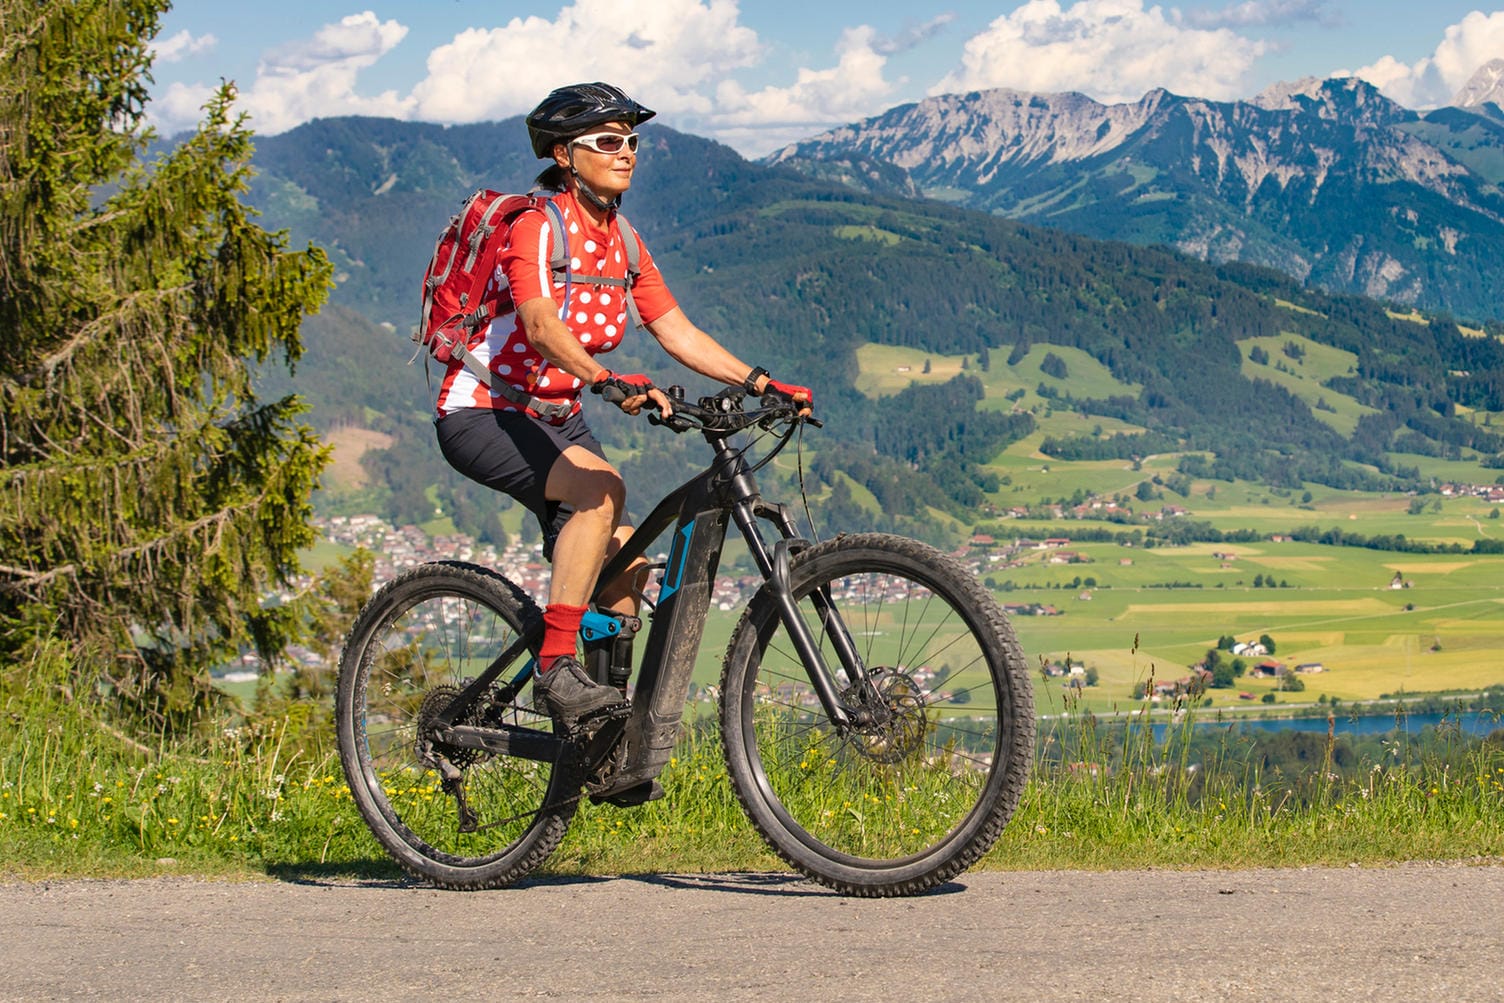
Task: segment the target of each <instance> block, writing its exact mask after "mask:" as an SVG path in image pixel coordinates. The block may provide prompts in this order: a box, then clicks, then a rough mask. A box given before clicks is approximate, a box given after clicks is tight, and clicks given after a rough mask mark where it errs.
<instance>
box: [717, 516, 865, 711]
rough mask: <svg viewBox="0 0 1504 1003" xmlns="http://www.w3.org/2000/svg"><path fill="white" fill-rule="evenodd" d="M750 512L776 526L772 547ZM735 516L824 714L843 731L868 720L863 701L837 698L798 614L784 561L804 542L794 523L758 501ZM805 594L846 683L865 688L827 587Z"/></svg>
mask: <svg viewBox="0 0 1504 1003" xmlns="http://www.w3.org/2000/svg"><path fill="white" fill-rule="evenodd" d="M754 515H755V516H761V517H764V518H767V519H768V520H769V521H770V522H772V523H773V524H774V525H775V526H777V527H778V530H779V533H780V534H781V537H782V538H781V539H779V540H778V541H777V542H776V543H775V544H773V549H772V552H771V553H769V552H768V549H767V546H766V544H764V543H763V541H762V535H761V533H759V531H758V528H757V524H756V521H755V517H754ZM735 516H736V521H737V526H738V527H739V528H740V529H741V531H742V535H743V536H744V537H746V540H747V546H748V548H749V549H750V550H751V551H752V555H753V559H754V560H755V561H756V562H757V564H758V566H759V568H760V569H761V570H762V572H763V575H764V576H765V577H766V579H767V582H768V584H767V588H768V593H769V595H770V596H771V597H772V599H773V602H774V605H775V606H776V607H777V609H778V618H779V620H780V621H781V622H782V623H783V627H784V629H785V630H787V631H788V633H789V639H790V640H791V641H792V642H793V645H794V650H795V651H796V652H798V654H799V658H800V660H801V661H802V662H803V663H804V670H805V672H807V673H808V674H809V681H810V685H812V686H813V687H814V688H815V694H816V695H817V696H818V697H819V699H820V705H821V706H822V707H823V708H824V710H825V713H826V716H827V717H829V719H830V721H831V723H832V724H833V725H835V727H836V730H837V732H839V733H844V732H845V731H847V730H848V729H850V728H851V727H853V726H860V725H863V724H866V723H868V718H869V717H870V714H869V712H868V711H867V710H865V709H864V708H863V707H862V706H856V707H852V706H849V705H848V704H846V703H845V702H844V701H843V700H842V699H841V694H840V693H839V692H838V691H837V690H836V682H835V678H834V676H833V674H832V673H831V671H830V669H829V667H828V666H826V664H825V658H824V656H823V655H822V654H821V652H820V645H819V643H818V642H817V641H816V639H815V636H814V634H813V633H812V632H811V631H810V626H809V624H808V623H807V622H806V621H805V619H804V617H803V616H802V615H801V614H800V612H799V604H798V603H797V601H795V599H794V592H793V588H792V586H791V585H790V575H789V561H790V557H791V556H792V554H793V553H794V552H796V551H797V550H799V549H802V548H803V547H805V546H808V543H807V541H804V540H802V539H800V538H799V537H798V535H797V534H798V530H797V527H796V526H795V524H794V520H793V519H792V517H790V515H789V513H788V510H787V509H786V508H785V507H784V506H782V505H770V504H766V503H759V504H758V505H757V507H756V508H755V509H754V512H753V513H747V512H744V510H743V509H741V508H738V509H737V510H736V513H735ZM809 599H810V601H811V603H812V604H813V605H814V607H815V613H816V615H817V616H818V617H819V619H820V626H821V630H822V632H823V634H824V636H826V637H828V638H829V639H830V644H831V647H832V648H833V649H834V651H835V653H836V657H837V658H838V659H839V660H840V662H841V668H842V669H843V670H844V671H845V673H846V678H847V680H848V681H849V683H850V684H851V685H850V689H853V690H855V691H857V692H865V691H866V690H868V689H869V688H870V686H871V683H870V681H869V679H868V676H867V667H866V666H865V665H864V664H863V663H862V658H861V655H860V654H858V653H857V650H856V644H855V642H854V641H853V640H852V638H851V632H850V631H849V630H848V629H847V628H846V623H845V621H844V620H842V619H841V615H840V612H839V611H838V610H837V609H836V604H835V601H834V599H833V598H832V597H831V594H830V589H829V588H828V587H827V586H825V585H821V586H819V587H818V588H817V589H815V590H814V591H813V592H811V593H810V595H809ZM865 702H866V701H864V703H865Z"/></svg>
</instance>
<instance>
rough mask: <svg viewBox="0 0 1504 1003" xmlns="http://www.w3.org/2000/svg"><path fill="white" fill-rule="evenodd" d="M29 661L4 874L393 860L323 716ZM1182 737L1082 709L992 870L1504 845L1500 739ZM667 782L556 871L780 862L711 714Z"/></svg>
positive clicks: (227, 872) (1264, 862)
mask: <svg viewBox="0 0 1504 1003" xmlns="http://www.w3.org/2000/svg"><path fill="white" fill-rule="evenodd" d="M22 675H23V673H22V672H21V671H18V670H15V669H13V670H12V671H11V673H10V674H9V676H8V677H7V682H8V685H7V686H6V688H5V691H4V707H3V710H4V712H5V713H6V715H7V719H8V721H9V722H10V726H9V727H8V728H7V731H6V735H5V739H4V742H3V745H0V852H3V853H4V854H5V860H6V873H7V874H9V875H11V876H19V877H22V878H30V879H40V878H47V877H57V876H84V875H89V876H139V875H147V874H155V873H163V872H164V871H170V872H172V873H177V874H184V873H187V874H202V875H214V876H255V875H271V876H274V877H281V878H291V879H297V878H300V877H306V876H309V875H318V876H321V877H327V876H329V875H339V874H347V875H388V876H390V875H395V874H396V868H395V866H394V865H393V864H391V863H390V862H389V861H388V860H387V859H386V857H385V855H384V854H383V853H382V852H381V850H380V849H379V847H378V846H377V844H376V843H375V841H374V840H373V838H372V837H371V836H370V834H369V833H368V831H367V830H366V828H365V826H364V824H363V823H362V821H361V820H360V818H359V817H358V815H357V813H356V812H355V809H354V807H353V804H352V802H351V799H350V795H349V793H348V791H347V790H346V789H345V786H344V782H343V778H342V774H341V771H340V769H339V765H338V763H337V761H336V760H335V758H334V757H333V756H332V755H331V754H330V753H328V752H327V751H320V749H321V743H320V739H319V738H318V729H317V728H316V727H313V726H312V725H311V722H312V721H314V720H315V719H318V717H319V713H321V712H316V713H314V714H311V715H310V714H309V713H308V708H307V707H303V708H296V707H295V708H293V710H292V712H291V713H288V714H285V715H283V716H281V717H274V718H268V719H263V720H260V721H259V723H256V724H252V725H241V726H239V727H238V728H232V729H229V730H224V731H214V732H212V733H208V734H206V736H205V737H203V738H201V739H199V740H198V741H195V742H191V743H187V744H184V745H182V746H178V747H172V746H166V745H163V746H158V747H155V748H147V747H143V746H141V745H139V744H137V743H134V742H131V741H129V740H126V739H124V738H123V737H122V736H120V735H119V734H118V733H115V732H113V731H112V730H111V729H107V728H103V727H101V726H100V723H99V722H98V721H97V720H94V719H92V718H91V717H90V716H89V715H88V714H87V713H86V712H85V711H84V710H83V709H82V708H81V707H80V706H79V705H78V704H77V703H76V702H74V701H71V700H67V699H65V698H64V697H63V695H62V692H61V691H60V690H58V689H56V688H55V684H56V682H57V681H58V676H57V673H56V671H55V669H54V670H53V671H50V672H44V671H32V672H30V673H29V674H28V676H27V678H26V679H25V680H23V679H22ZM49 679H50V681H51V682H52V683H53V684H54V685H47V683H48V681H49ZM23 681H24V682H26V683H27V684H28V685H24V686H22V685H16V684H18V683H21V682H23ZM1188 734H1189V729H1180V730H1176V731H1172V732H1171V733H1170V734H1169V735H1168V736H1167V737H1166V738H1165V739H1163V740H1162V741H1155V740H1154V739H1152V738H1151V737H1150V736H1149V734H1148V732H1147V730H1146V729H1136V730H1135V729H1117V730H1116V731H1113V730H1110V729H1105V728H1103V727H1101V726H1100V725H1099V723H1098V722H1097V721H1096V720H1095V719H1094V718H1093V717H1092V716H1090V715H1088V714H1086V713H1085V712H1084V710H1083V709H1082V708H1081V707H1080V706H1079V705H1076V706H1072V707H1071V708H1069V713H1068V714H1067V716H1066V720H1065V722H1064V724H1063V725H1061V724H1058V723H1057V724H1056V725H1055V727H1054V730H1053V731H1052V732H1051V733H1050V735H1049V737H1048V739H1047V740H1046V741H1045V742H1044V744H1043V745H1042V758H1041V760H1040V764H1039V766H1038V768H1037V769H1036V772H1035V776H1034V777H1033V779H1032V780H1031V782H1030V783H1029V785H1028V788H1027V790H1026V792H1025V794H1024V797H1023V800H1022V803H1021V805H1020V807H1019V809H1018V812H1017V814H1016V815H1015V817H1014V819H1013V821H1012V823H1011V824H1010V825H1009V826H1008V828H1007V829H1006V830H1005V831H1004V833H1003V836H1002V838H1001V840H1000V841H999V843H998V845H997V847H996V848H995V849H994V850H993V851H992V852H991V854H989V855H988V856H987V857H986V858H985V859H984V861H983V862H982V864H981V865H980V866H982V867H993V868H1028V869H1041V870H1060V869H1071V868H1077V869H1101V868H1130V867H1197V868H1206V867H1218V868H1246V867H1259V866H1280V865H1292V864H1302V865H1305V864H1312V863H1362V864H1377V863H1383V862H1386V861H1393V860H1410V859H1463V860H1465V859H1475V858H1496V857H1499V856H1500V855H1501V854H1504V749H1501V748H1500V746H1499V745H1498V744H1497V743H1493V744H1490V743H1486V742H1472V743H1462V742H1460V741H1457V742H1456V747H1455V748H1445V747H1444V748H1442V749H1440V751H1439V752H1436V751H1435V747H1434V746H1433V753H1431V754H1429V755H1428V756H1426V757H1421V756H1417V755H1414V754H1412V753H1410V752H1409V751H1406V752H1405V753H1404V754H1403V755H1400V754H1399V752H1398V749H1399V747H1398V746H1396V747H1395V748H1396V753H1395V755H1393V756H1389V755H1388V754H1387V753H1386V757H1385V758H1384V760H1383V761H1375V762H1373V763H1368V762H1364V763H1359V764H1346V768H1345V771H1344V779H1340V780H1338V779H1332V775H1329V772H1328V771H1327V770H1325V769H1323V768H1320V767H1322V761H1321V760H1320V759H1318V762H1317V763H1315V764H1313V766H1314V767H1316V768H1314V769H1312V770H1311V771H1309V772H1307V773H1303V774H1301V775H1289V776H1286V775H1282V774H1280V773H1279V772H1278V771H1277V770H1273V771H1270V770H1264V769H1261V768H1260V767H1258V766H1257V765H1256V762H1257V761H1256V758H1255V757H1252V756H1251V755H1249V753H1248V752H1247V750H1246V749H1243V748H1240V747H1238V746H1236V745H1224V746H1220V747H1213V748H1211V749H1209V750H1208V749H1203V748H1197V749H1194V750H1193V749H1192V748H1191V746H1190V744H1189V741H1188V739H1187V737H1186V736H1187V735H1188ZM1448 741H1451V740H1448ZM1331 758H1332V750H1331V748H1330V747H1328V750H1327V753H1326V760H1331ZM1193 765H1194V767H1195V769H1191V767H1192V766H1193ZM663 782H664V786H665V788H666V790H667V797H666V798H665V799H663V800H662V801H658V802H654V803H651V804H649V805H646V806H643V807H641V808H636V809H630V810H626V809H615V808H611V807H595V806H591V805H588V804H586V805H582V807H581V811H580V813H579V815H578V817H577V818H576V820H575V822H574V825H573V826H572V828H571V830H570V833H569V835H568V837H567V838H566V839H565V841H564V843H563V844H562V845H561V846H560V848H559V850H558V851H557V852H556V853H555V854H554V856H553V857H552V858H551V859H550V860H549V862H548V863H547V864H546V865H545V868H544V873H563V874H576V873H589V874H612V873H632V872H676V871H677V872H705V871H723V870H770V869H781V865H780V864H779V863H778V862H777V860H776V858H775V857H774V856H773V855H772V854H771V853H770V852H769V851H768V850H767V848H766V847H765V846H764V845H763V844H762V842H761V840H760V838H759V837H758V836H757V834H756V833H755V831H754V830H753V829H752V828H751V826H750V825H749V824H748V822H747V821H746V820H745V818H744V817H743V815H742V812H741V809H740V806H739V805H738V803H737V801H736V798H735V796H734V794H733V792H732V790H731V787H730V782H729V780H728V778H727V776H726V771H725V768H724V765H723V763H722V761H721V758H720V745H719V740H718V738H717V737H716V736H715V734H714V732H713V731H712V730H709V729H707V728H695V729H691V730H690V732H689V733H688V734H687V735H686V736H685V738H684V739H683V741H682V742H681V744H680V746H679V748H678V750H677V755H676V756H675V757H674V759H672V760H671V761H670V763H669V765H668V767H667V769H666V771H665V773H664V775H663Z"/></svg>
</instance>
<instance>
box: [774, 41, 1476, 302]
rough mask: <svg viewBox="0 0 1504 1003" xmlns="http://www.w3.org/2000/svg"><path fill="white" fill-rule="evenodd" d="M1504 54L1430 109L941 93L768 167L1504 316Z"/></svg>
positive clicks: (1351, 84)
mask: <svg viewBox="0 0 1504 1003" xmlns="http://www.w3.org/2000/svg"><path fill="white" fill-rule="evenodd" d="M1501 79H1504V60H1496V61H1494V62H1493V63H1490V64H1488V65H1487V66H1485V67H1483V68H1482V69H1480V70H1479V71H1478V74H1477V75H1476V76H1475V77H1474V78H1473V80H1472V81H1471V82H1470V83H1469V85H1468V86H1467V87H1465V88H1464V89H1463V90H1462V91H1461V92H1460V93H1459V94H1458V95H1457V97H1456V98H1455V99H1454V101H1455V103H1454V105H1453V106H1450V107H1446V108H1440V109H1437V110H1434V111H1431V112H1427V113H1424V114H1421V113H1418V112H1415V111H1412V110H1410V109H1407V108H1404V107H1402V106H1400V105H1399V104H1396V103H1395V102H1394V101H1391V100H1390V99H1388V98H1386V97H1384V96H1383V95H1382V94H1380V93H1379V92H1378V90H1377V89H1376V88H1374V87H1373V86H1372V85H1371V84H1369V83H1366V82H1364V81H1362V80H1359V79H1356V78H1338V79H1329V80H1316V79H1309V80H1303V81H1300V82H1298V83H1293V84H1280V85H1276V86H1274V87H1271V88H1270V89H1269V90H1267V91H1265V92H1264V93H1263V94H1261V95H1259V96H1258V97H1257V98H1255V99H1253V100H1251V101H1230V102H1219V101H1210V100H1205V99H1202V98H1196V97H1183V96H1179V95H1175V94H1171V93H1170V92H1168V91H1165V90H1154V91H1151V92H1149V93H1148V94H1146V95H1145V96H1144V97H1143V98H1142V99H1141V100H1139V101H1137V102H1133V103H1128V104H1114V105H1106V104H1101V103H1099V102H1097V101H1094V100H1092V99H1090V98H1088V97H1085V96H1083V95H1080V94H1073V93H1065V94H1033V93H1025V92H1020V91H1012V90H990V91H979V92H972V93H968V94H953V95H945V96H941V97H934V98H929V99H927V100H924V101H921V102H918V103H916V104H906V105H901V106H899V107H896V108H893V109H891V110H889V111H887V112H884V113H883V114H881V115H878V116H875V117H873V118H869V119H866V120H864V121H861V122H857V123H854V124H851V125H848V126H844V127H841V128H838V129H833V130H831V131H829V132H826V133H824V134H821V135H819V136H815V137H813V138H811V139H808V140H805V141H803V142H800V143H796V144H793V145H791V146H789V147H786V148H785V149H783V150H781V151H778V152H777V153H775V154H773V155H771V156H770V157H768V158H767V159H766V162H767V163H769V164H770V165H782V166H786V167H791V168H795V169H798V170H800V171H803V172H805V173H806V174H809V175H811V176H815V177H820V178H823V179H828V180H836V181H839V182H841V183H843V184H847V185H850V186H852V187H855V188H857V189H859V190H862V191H866V192H871V193H883V194H892V195H899V196H904V197H927V198H933V199H940V200H944V201H948V202H952V203H956V204H960V205H964V206H967V207H970V208H975V209H981V210H984V211H987V212H991V213H995V214H998V215H1001V216H1005V217H1007V218H1009V219H1016V220H1020V221H1026V222H1031V223H1039V224H1044V225H1049V226H1052V227H1059V228H1062V229H1066V230H1070V231H1072V232H1076V233H1081V234H1085V235H1087V236H1092V237H1098V238H1103V239H1112V240H1126V241H1130V242H1133V243H1136V244H1142V245H1154V244H1163V245H1166V246H1170V247H1175V248H1177V249H1179V250H1181V251H1184V252H1186V253H1188V254H1192V255H1194V256H1197V257H1200V258H1203V259H1208V260H1212V261H1234V260H1235V261H1242V262H1248V263H1252V264H1260V265H1267V266H1270V267H1274V268H1278V269H1280V270H1282V271H1284V272H1286V273H1287V274H1290V275H1292V276H1294V277H1295V278H1297V279H1300V280H1301V281H1304V282H1308V283H1310V284H1312V285H1316V286H1319V287H1321V288H1325V289H1329V290H1332V291H1339V292H1351V293H1358V294H1362V295H1367V296H1373V297H1378V298H1381V299H1385V300H1389V301H1392V302H1396V303H1401V304H1407V305H1413V306H1419V307H1422V308H1424V309H1429V310H1448V311H1451V312H1453V313H1455V314H1457V315H1459V316H1463V317H1472V318H1486V319H1497V318H1500V317H1501V316H1504V193H1501V191H1500V187H1499V186H1500V184H1501V183H1504V111H1501V110H1500V104H1499V101H1500V99H1501V95H1504V88H1501V85H1500V81H1501Z"/></svg>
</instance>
